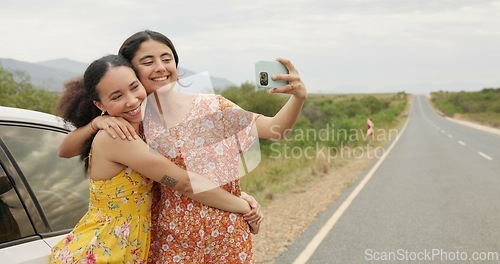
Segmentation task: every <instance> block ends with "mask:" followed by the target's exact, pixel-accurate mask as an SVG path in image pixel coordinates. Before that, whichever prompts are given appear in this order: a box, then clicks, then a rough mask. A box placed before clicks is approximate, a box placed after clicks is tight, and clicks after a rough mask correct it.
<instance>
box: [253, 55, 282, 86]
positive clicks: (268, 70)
mask: <svg viewBox="0 0 500 264" xmlns="http://www.w3.org/2000/svg"><path fill="white" fill-rule="evenodd" d="M287 73H288V69H287V68H286V67H285V65H283V64H281V63H280V62H277V61H258V62H256V63H255V77H256V80H255V81H256V84H257V87H259V88H279V87H281V86H283V85H286V84H288V81H283V80H279V81H273V79H272V78H271V77H272V76H273V75H275V74H287Z"/></svg>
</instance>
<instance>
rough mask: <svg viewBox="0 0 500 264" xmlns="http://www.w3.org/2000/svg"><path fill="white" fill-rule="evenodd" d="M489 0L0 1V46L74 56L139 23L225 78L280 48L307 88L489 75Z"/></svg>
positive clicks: (19, 54) (499, 5) (496, 31)
mask: <svg viewBox="0 0 500 264" xmlns="http://www.w3.org/2000/svg"><path fill="white" fill-rule="evenodd" d="M499 11H500V1H498V0H496V1H494V0H453V1H452V0H421V1H400V0H385V1H373V0H350V1H339V0H336V1H331V0H314V1H305V0H295V1H294V0H290V1H264V0H258V1H229V0H226V1H217V2H216V3H214V2H208V1H196V0H189V1H177V2H170V3H166V2H164V1H159V0H154V1H149V2H148V3H144V2H141V1H133V0H128V1H118V0H114V1H96V0H91V1H85V2H84V1H65V2H60V1H53V0H51V1H42V2H40V1H32V0H28V1H24V2H16V3H14V2H13V1H12V2H9V3H7V4H6V6H5V7H3V8H2V10H1V11H0V13H1V14H0V23H2V24H3V25H8V26H4V27H2V28H1V29H0V34H2V36H3V41H2V42H1V43H0V57H3V58H14V59H19V60H25V61H31V62H35V61H41V60H48V59H55V58H61V57H66V58H71V59H75V60H79V61H82V62H90V61H92V60H93V59H95V58H97V57H99V56H102V55H104V54H108V53H116V52H117V50H118V47H119V46H120V45H121V43H122V42H123V40H125V38H127V37H128V36H129V35H131V34H133V33H135V32H136V31H139V30H144V29H152V30H156V31H159V32H162V33H164V34H166V35H167V36H169V37H170V38H171V39H172V40H173V41H174V44H175V45H176V48H177V50H178V52H179V55H180V65H182V66H183V67H185V68H188V69H192V70H195V71H199V72H202V71H208V72H209V73H210V75H212V76H218V77H223V78H226V79H228V80H230V81H232V82H234V83H242V82H244V81H253V80H254V76H253V65H254V62H255V61H257V60H262V59H269V60H272V59H274V58H275V57H286V58H290V59H291V60H292V62H293V63H294V64H295V65H296V67H297V68H298V69H299V71H300V73H301V76H302V77H303V79H304V80H306V81H307V85H308V87H310V88H309V89H310V90H311V91H319V90H321V91H332V92H335V91H337V90H339V89H341V87H368V88H367V89H372V88H373V87H376V89H378V90H380V91H383V90H384V89H396V88H394V87H399V85H400V84H403V83H407V84H411V83H418V84H425V83H428V84H429V86H428V87H431V86H432V87H435V86H439V85H440V84H443V83H453V82H468V83H478V85H479V83H483V84H484V85H486V84H494V85H495V84H496V85H498V84H500V82H499V80H500V78H497V77H496V76H497V75H498V74H497V72H498V70H499V69H498V67H497V65H496V63H495V62H496V61H498V60H499V59H500V48H499V47H500V28H499V27H498V25H500V17H499V16H498V15H497V14H498V12H499Z"/></svg>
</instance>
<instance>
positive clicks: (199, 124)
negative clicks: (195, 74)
mask: <svg viewBox="0 0 500 264" xmlns="http://www.w3.org/2000/svg"><path fill="white" fill-rule="evenodd" d="M257 117H258V115H255V114H253V113H250V112H246V111H244V110H242V109H241V108H239V107H238V106H237V105H235V104H234V103H232V102H231V101H229V100H227V99H225V98H224V97H222V96H220V95H199V96H198V97H197V98H196V99H195V100H194V102H193V105H192V107H191V109H190V111H189V113H188V115H187V116H186V120H185V122H183V123H180V124H177V125H176V126H174V127H170V128H166V127H165V126H164V125H163V124H162V122H161V118H158V116H156V117H155V116H154V115H153V113H151V112H149V113H146V118H145V122H144V128H145V134H146V138H147V142H148V144H149V145H150V147H151V148H152V149H154V150H156V151H158V152H159V153H161V154H162V155H164V156H165V157H167V158H169V159H170V160H172V161H173V162H174V163H176V164H177V165H178V166H180V167H182V168H184V169H187V170H188V171H194V172H196V173H200V174H202V175H204V176H211V179H212V180H213V181H214V182H217V183H221V185H222V184H223V185H222V188H224V189H226V190H227V191H229V192H231V193H233V194H234V195H237V196H239V195H240V194H241V189H240V183H239V179H238V178H239V171H238V164H239V157H240V155H239V153H240V151H241V149H243V150H244V149H246V148H248V147H249V146H250V145H251V144H252V143H253V142H255V140H256V138H255V137H252V136H250V135H249V133H250V130H249V127H251V125H252V124H253V123H254V122H255V119H256V118H257ZM153 194H154V195H153V204H152V217H153V219H154V221H153V225H152V229H151V250H150V255H149V258H148V263H251V259H252V242H251V234H250V230H249V227H248V224H247V223H246V222H245V221H244V220H243V217H242V215H240V214H235V213H229V212H225V211H222V210H219V209H215V208H212V207H208V206H205V205H202V204H201V203H198V202H196V201H193V200H191V199H190V198H187V197H185V196H182V195H180V194H179V193H178V192H175V191H173V190H172V189H170V188H168V187H163V186H160V185H158V184H156V185H155V186H154V188H153Z"/></svg>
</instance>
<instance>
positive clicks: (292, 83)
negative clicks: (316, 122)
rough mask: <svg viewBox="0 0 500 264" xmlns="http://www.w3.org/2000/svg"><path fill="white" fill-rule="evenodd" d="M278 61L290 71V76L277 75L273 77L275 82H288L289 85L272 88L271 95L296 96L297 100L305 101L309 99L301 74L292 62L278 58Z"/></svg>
mask: <svg viewBox="0 0 500 264" xmlns="http://www.w3.org/2000/svg"><path fill="white" fill-rule="evenodd" d="M276 61H278V62H280V63H282V64H283V65H285V67H286V68H287V69H288V74H277V75H273V76H272V79H273V80H285V81H288V84H287V85H284V86H282V87H280V88H272V89H270V90H269V92H270V93H283V94H291V95H293V96H295V97H296V98H297V99H300V100H305V99H306V98H307V89H306V86H305V85H304V83H303V82H302V79H301V78H300V75H299V72H298V71H297V69H296V68H295V66H294V65H293V64H292V62H291V61H290V60H288V59H285V58H277V59H276Z"/></svg>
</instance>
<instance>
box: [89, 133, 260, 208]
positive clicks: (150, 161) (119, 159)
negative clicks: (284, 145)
mask: <svg viewBox="0 0 500 264" xmlns="http://www.w3.org/2000/svg"><path fill="white" fill-rule="evenodd" d="M96 144H97V145H98V146H99V148H98V149H99V150H101V153H100V155H101V156H105V157H106V159H107V160H110V161H112V162H115V163H119V164H123V165H125V166H128V167H130V168H131V169H133V170H135V171H137V172H139V173H141V174H142V175H145V176H146V177H148V178H150V179H152V180H154V181H157V182H159V183H160V184H162V185H164V186H168V187H170V188H172V189H173V190H176V191H178V192H180V193H181V194H183V195H185V196H187V197H189V198H191V199H193V200H195V201H198V202H200V203H203V204H205V205H208V206H211V207H215V208H218V209H221V210H224V211H228V212H234V213H241V214H245V213H248V212H250V211H251V208H250V205H249V204H248V202H246V201H245V200H243V199H241V198H239V197H237V196H234V195H232V194H231V193H229V192H227V191H226V190H224V189H223V188H220V187H217V186H215V185H214V184H213V183H211V182H210V181H209V180H208V179H207V178H205V177H203V176H199V175H196V174H194V173H189V175H188V172H187V171H185V170H183V169H181V168H180V167H178V166H177V165H175V164H174V163H173V162H171V161H170V160H168V159H167V158H165V157H163V156H162V155H160V154H158V153H157V152H154V151H153V150H151V149H150V148H149V147H148V145H147V144H146V143H144V142H143V141H142V140H132V141H128V140H113V139H111V138H110V137H109V136H108V135H107V134H104V133H99V134H98V135H97V136H96V138H95V139H94V142H93V145H96ZM93 154H97V153H95V152H94V150H93ZM193 186H204V187H206V189H208V190H207V191H204V192H200V193H194V190H193Z"/></svg>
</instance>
